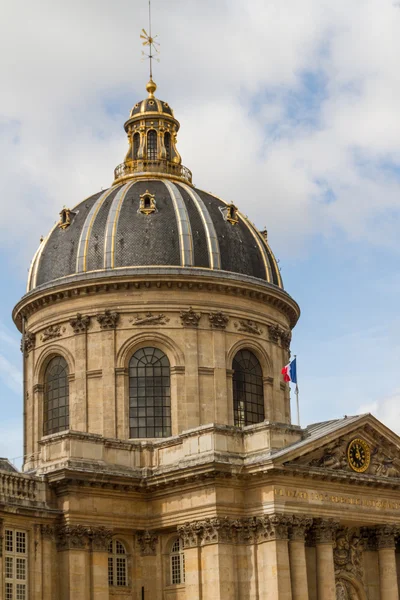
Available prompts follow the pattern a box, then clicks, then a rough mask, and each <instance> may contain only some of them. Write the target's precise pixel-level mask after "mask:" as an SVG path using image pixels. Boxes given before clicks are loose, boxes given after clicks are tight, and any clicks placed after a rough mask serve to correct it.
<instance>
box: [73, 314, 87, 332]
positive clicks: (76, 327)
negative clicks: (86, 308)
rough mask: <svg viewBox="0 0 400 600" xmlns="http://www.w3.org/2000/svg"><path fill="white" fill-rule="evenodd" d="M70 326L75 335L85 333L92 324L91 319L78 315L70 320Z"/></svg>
mask: <svg viewBox="0 0 400 600" xmlns="http://www.w3.org/2000/svg"><path fill="white" fill-rule="evenodd" d="M69 323H70V325H71V327H72V330H73V332H74V333H85V331H87V328H88V327H89V324H90V317H89V316H88V315H85V316H83V315H81V313H78V314H77V315H76V317H75V318H74V319H71V320H70V322H69Z"/></svg>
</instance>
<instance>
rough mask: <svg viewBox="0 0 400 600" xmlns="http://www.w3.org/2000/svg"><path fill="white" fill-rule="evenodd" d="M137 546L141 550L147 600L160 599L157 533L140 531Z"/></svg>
mask: <svg viewBox="0 0 400 600" xmlns="http://www.w3.org/2000/svg"><path fill="white" fill-rule="evenodd" d="M136 541H137V546H138V548H139V554H140V562H141V564H142V585H143V587H144V589H145V597H146V598H158V597H159V593H158V589H157V583H158V579H159V578H158V577H157V576H156V573H157V565H158V560H157V559H158V556H157V550H158V548H159V545H160V544H159V536H158V534H157V532H156V531H149V530H145V531H138V532H137V533H136Z"/></svg>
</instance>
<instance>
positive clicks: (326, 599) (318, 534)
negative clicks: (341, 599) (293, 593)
mask: <svg viewBox="0 0 400 600" xmlns="http://www.w3.org/2000/svg"><path fill="white" fill-rule="evenodd" d="M338 526H339V524H338V523H337V522H336V521H334V520H332V519H314V525H313V534H314V538H315V548H316V562H317V593H318V600H336V582H335V565H334V559H333V546H334V542H335V534H336V530H337V529H338Z"/></svg>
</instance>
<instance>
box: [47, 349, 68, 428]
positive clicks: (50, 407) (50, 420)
mask: <svg viewBox="0 0 400 600" xmlns="http://www.w3.org/2000/svg"><path fill="white" fill-rule="evenodd" d="M68 427H69V385H68V365H67V361H66V360H65V358H63V357H62V356H55V357H54V358H52V359H51V361H50V362H49V364H48V365H47V368H46V371H45V374H44V406H43V435H49V434H50V433H57V431H64V430H65V429H68Z"/></svg>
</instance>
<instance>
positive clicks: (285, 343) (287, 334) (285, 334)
mask: <svg viewBox="0 0 400 600" xmlns="http://www.w3.org/2000/svg"><path fill="white" fill-rule="evenodd" d="M291 341H292V332H291V331H289V330H287V331H286V330H285V329H282V331H281V344H282V348H284V349H285V350H290V342H291Z"/></svg>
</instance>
